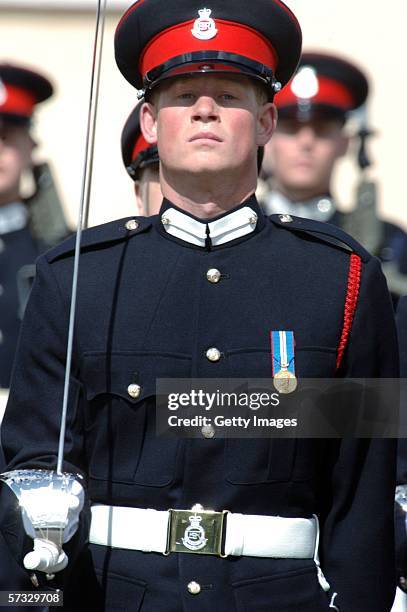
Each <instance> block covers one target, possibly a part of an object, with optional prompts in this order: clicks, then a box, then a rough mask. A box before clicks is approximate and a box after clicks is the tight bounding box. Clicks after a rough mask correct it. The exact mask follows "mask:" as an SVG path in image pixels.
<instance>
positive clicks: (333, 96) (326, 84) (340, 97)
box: [275, 75, 354, 111]
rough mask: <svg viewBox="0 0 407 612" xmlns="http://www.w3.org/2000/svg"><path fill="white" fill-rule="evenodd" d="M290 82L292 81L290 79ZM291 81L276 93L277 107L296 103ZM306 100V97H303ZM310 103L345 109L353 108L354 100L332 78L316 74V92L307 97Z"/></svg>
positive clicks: (343, 87)
mask: <svg viewBox="0 0 407 612" xmlns="http://www.w3.org/2000/svg"><path fill="white" fill-rule="evenodd" d="M291 82H292V81H291ZM291 82H290V83H289V84H288V85H287V86H286V87H284V89H282V91H281V92H280V93H279V94H277V95H276V97H275V103H276V106H277V108H284V107H285V106H293V105H297V104H298V101H299V100H302V99H303V98H299V97H298V96H297V95H296V94H295V93H294V92H293V91H292V89H291V87H290V84H291ZM305 99H306V100H308V98H305ZM309 101H310V102H311V104H326V105H328V106H336V107H338V108H342V109H343V110H344V111H347V110H349V109H351V108H353V105H354V100H353V96H352V93H351V92H350V91H349V89H348V88H347V87H346V86H345V85H343V84H342V83H340V82H339V81H335V80H333V79H329V78H327V77H324V76H319V75H318V92H317V93H316V94H315V96H311V97H310V98H309Z"/></svg>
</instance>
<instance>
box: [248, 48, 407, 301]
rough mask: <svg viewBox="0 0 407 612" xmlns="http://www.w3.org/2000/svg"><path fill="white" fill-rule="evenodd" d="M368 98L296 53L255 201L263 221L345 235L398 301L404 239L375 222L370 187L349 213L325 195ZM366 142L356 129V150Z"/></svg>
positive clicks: (340, 70) (324, 57)
mask: <svg viewBox="0 0 407 612" xmlns="http://www.w3.org/2000/svg"><path fill="white" fill-rule="evenodd" d="M368 91H369V86H368V81H367V78H366V76H365V75H364V73H363V72H362V71H361V70H360V68H358V67H357V66H356V65H354V64H352V63H350V62H349V61H347V60H344V59H343V58H340V57H337V56H335V55H331V54H327V53H316V52H305V53H303V55H302V57H301V62H300V66H299V69H298V71H297V73H296V75H295V76H294V78H293V79H292V80H291V82H290V83H289V84H288V86H287V87H285V88H284V90H283V91H281V92H280V93H279V94H277V95H276V105H277V108H278V113H279V122H278V126H277V130H276V134H275V136H274V138H273V140H272V141H270V143H269V144H268V146H267V147H266V155H265V160H264V162H263V173H264V175H263V179H265V180H266V181H267V182H266V184H264V183H263V185H262V191H261V196H259V197H261V199H262V204H263V206H264V209H265V211H266V212H267V213H268V214H271V213H287V214H295V215H299V216H302V217H306V218H309V219H315V220H318V221H327V222H329V223H334V224H335V225H338V226H339V227H341V228H342V229H344V230H346V231H347V232H348V233H350V234H351V235H352V236H354V237H355V238H357V239H358V240H359V241H360V242H361V243H362V244H363V245H364V246H365V248H367V249H368V250H369V251H370V252H371V253H373V254H374V255H376V256H378V257H379V258H380V259H381V260H382V262H383V264H384V271H385V274H386V276H387V277H388V282H389V285H390V288H391V290H392V293H394V294H395V295H401V294H403V293H405V292H406V291H407V276H405V275H406V274H407V235H406V234H405V232H404V231H403V230H402V229H401V228H400V227H398V226H396V225H394V224H393V223H389V222H386V221H384V220H381V219H379V218H378V217H377V211H376V208H375V197H374V186H373V185H372V183H371V182H370V181H365V180H364V179H363V180H362V181H361V182H360V185H359V188H358V198H357V199H358V202H357V205H356V206H355V208H354V210H352V211H351V212H348V213H345V212H343V211H341V210H340V208H338V204H337V201H336V199H335V197H334V196H333V194H332V185H331V183H332V176H333V171H334V169H335V166H336V163H337V161H338V160H339V159H340V158H341V157H342V156H343V155H344V154H345V153H346V151H347V149H348V144H349V136H348V135H347V134H346V132H345V129H344V127H345V123H346V121H347V119H348V118H349V116H350V115H351V114H352V113H354V111H357V110H359V113H362V114H363V110H361V109H362V107H363V105H364V104H365V103H366V100H367V96H368ZM362 123H363V124H364V122H362ZM367 135H368V132H367V130H366V126H364V125H363V129H362V130H361V139H362V142H363V145H364V143H365V139H366V137H367ZM359 162H360V166H361V169H362V171H363V170H364V169H365V168H366V167H367V165H368V164H369V161H368V159H367V156H366V152H365V149H364V146H363V148H362V149H361V151H360V154H359ZM362 177H363V174H362Z"/></svg>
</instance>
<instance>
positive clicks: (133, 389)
mask: <svg viewBox="0 0 407 612" xmlns="http://www.w3.org/2000/svg"><path fill="white" fill-rule="evenodd" d="M127 393H128V394H129V395H130V397H132V398H133V399H137V398H138V397H139V396H140V393H141V387H140V385H136V384H134V383H132V384H131V385H129V386H128V387H127Z"/></svg>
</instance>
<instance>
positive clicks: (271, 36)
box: [115, 0, 302, 95]
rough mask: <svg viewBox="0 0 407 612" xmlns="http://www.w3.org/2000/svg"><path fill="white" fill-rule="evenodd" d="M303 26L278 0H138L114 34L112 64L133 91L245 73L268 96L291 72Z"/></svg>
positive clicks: (298, 50) (286, 80)
mask: <svg viewBox="0 0 407 612" xmlns="http://www.w3.org/2000/svg"><path fill="white" fill-rule="evenodd" d="M301 42H302V36H301V29H300V26H299V24H298V21H297V19H296V17H295V15H294V14H293V13H292V12H291V10H290V9H289V8H288V7H287V6H286V5H285V4H284V3H283V2H281V0H251V1H250V2H248V1H247V0H213V1H210V2H208V4H203V3H202V2H201V1H200V0H199V1H197V0H165V1H164V0H138V2H135V3H134V4H133V5H132V6H131V7H130V8H129V9H128V10H127V11H126V13H125V14H124V15H123V17H122V19H121V20H120V22H119V24H118V26H117V30H116V35H115V54H116V62H117V65H118V67H119V70H120V71H121V73H122V74H123V76H124V77H125V78H126V79H127V80H128V81H129V83H131V84H132V85H133V86H134V87H136V88H137V89H145V90H146V92H147V93H148V90H150V89H152V88H153V87H154V86H155V85H157V84H158V83H160V82H161V81H162V80H163V79H167V78H170V77H174V76H180V75H186V74H195V73H207V72H210V73H213V72H219V73H233V74H244V75H247V76H249V77H252V78H255V79H257V80H260V81H261V82H263V83H264V84H265V85H266V86H268V87H269V89H270V94H271V95H272V94H274V92H275V91H278V90H279V89H280V88H281V86H284V85H285V84H286V83H287V82H288V81H289V79H290V78H291V76H292V75H293V73H294V72H295V69H296V67H297V64H298V61H299V58H300V53H301Z"/></svg>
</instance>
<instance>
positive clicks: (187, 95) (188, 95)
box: [178, 92, 194, 100]
mask: <svg viewBox="0 0 407 612" xmlns="http://www.w3.org/2000/svg"><path fill="white" fill-rule="evenodd" d="M178 97H179V98H181V100H192V99H193V97H194V95H193V94H192V93H188V92H184V93H180V94H179V95H178Z"/></svg>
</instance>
